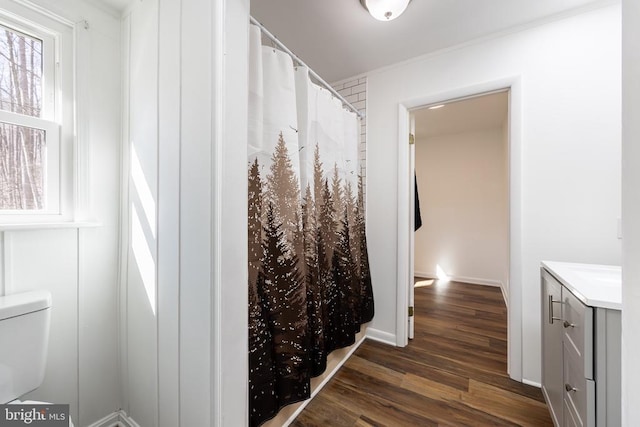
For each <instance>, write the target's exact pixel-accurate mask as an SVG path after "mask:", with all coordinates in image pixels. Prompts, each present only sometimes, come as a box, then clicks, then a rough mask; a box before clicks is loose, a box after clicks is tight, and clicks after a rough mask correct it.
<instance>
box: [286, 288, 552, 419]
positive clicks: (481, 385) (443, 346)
mask: <svg viewBox="0 0 640 427" xmlns="http://www.w3.org/2000/svg"><path fill="white" fill-rule="evenodd" d="M415 296H416V298H415V299H416V302H415V306H416V312H415V313H416V319H415V325H416V326H415V339H414V340H412V341H411V342H410V343H409V345H408V346H407V347H405V348H396V347H391V346H388V345H385V344H380V343H378V342H375V341H372V340H367V341H365V342H364V343H363V344H362V345H361V346H360V348H358V350H356V352H355V353H354V355H353V356H352V357H351V358H350V359H349V360H348V361H347V362H346V363H345V364H344V366H343V367H342V369H341V370H340V371H339V372H338V373H337V374H336V375H335V376H334V377H333V378H332V379H331V381H330V382H329V383H328V384H327V385H326V386H325V387H324V389H323V390H321V391H320V393H318V395H317V396H316V397H315V398H314V399H313V400H312V401H311V403H309V405H308V406H307V407H306V408H305V410H304V411H303V412H302V413H301V414H300V415H299V416H298V417H297V418H296V420H295V421H294V423H293V424H292V425H294V426H299V427H302V426H305V427H308V426H322V427H327V426H331V427H334V426H335V427H340V426H345V427H346V426H362V427H364V426H394V427H395V426H416V427H417V426H553V423H552V421H551V418H550V417H549V412H548V409H547V406H546V404H545V403H544V400H543V398H542V394H541V392H540V390H539V389H538V388H535V387H531V386H527V385H524V384H521V383H519V382H516V381H513V380H511V379H509V376H508V375H507V318H506V313H507V310H506V308H505V305H504V301H503V299H502V294H501V292H500V289H499V288H493V287H488V286H479V285H470V284H465V283H458V282H449V283H438V282H437V281H436V283H434V284H433V285H432V286H428V287H420V288H416V289H415Z"/></svg>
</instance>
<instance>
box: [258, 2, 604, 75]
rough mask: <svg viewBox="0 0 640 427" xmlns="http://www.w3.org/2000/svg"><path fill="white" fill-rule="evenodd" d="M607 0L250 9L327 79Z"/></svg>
mask: <svg viewBox="0 0 640 427" xmlns="http://www.w3.org/2000/svg"><path fill="white" fill-rule="evenodd" d="M611 2H612V1H604V0H413V1H412V2H411V3H409V6H408V7H407V10H406V12H405V13H404V14H403V15H401V16H400V17H399V18H397V19H395V20H393V21H389V22H381V21H376V20H375V19H373V18H372V17H371V16H370V15H369V14H368V13H367V12H366V10H365V9H364V8H363V7H362V6H361V5H360V1H359V0H252V1H251V15H252V16H253V17H254V18H256V19H257V20H258V21H259V22H261V23H262V24H263V25H264V26H265V27H266V28H267V29H268V30H269V31H270V32H271V33H273V34H274V35H275V36H276V37H278V38H279V39H280V40H281V41H282V42H284V44H285V45H286V46H287V47H288V48H289V49H291V50H292V51H293V52H294V53H296V54H297V55H298V56H299V57H300V58H301V59H302V60H303V61H304V62H306V63H307V65H309V66H310V67H311V68H312V69H313V70H314V71H316V72H317V73H318V74H320V76H321V77H323V78H324V79H325V80H326V81H328V82H336V81H339V80H342V79H346V78H348V77H353V76H355V75H358V74H362V73H364V72H367V71H371V70H374V69H376V68H380V67H384V66H386V65H390V64H394V63H396V62H400V61H404V60H407V59H410V58H413V57H416V56H419V55H424V54H427V53H430V52H434V51H437V50H440V49H444V48H447V47H451V46H455V45H458V44H461V43H465V42H468V41H470V40H473V39H475V38H478V37H484V36H488V35H490V34H493V33H496V32H500V31H505V30H508V29H511V28H514V27H518V26H522V25H525V24H528V23H531V22H533V21H537V20H541V19H545V18H548V17H550V16H552V15H556V14H559V13H565V12H568V11H570V10H574V9H576V8H582V7H592V6H597V5H599V4H605V3H611Z"/></svg>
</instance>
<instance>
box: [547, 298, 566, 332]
mask: <svg viewBox="0 0 640 427" xmlns="http://www.w3.org/2000/svg"><path fill="white" fill-rule="evenodd" d="M553 304H563V302H562V301H554V300H553V295H549V323H550V324H551V325H553V321H554V320H562V319H561V318H560V317H554V315H553Z"/></svg>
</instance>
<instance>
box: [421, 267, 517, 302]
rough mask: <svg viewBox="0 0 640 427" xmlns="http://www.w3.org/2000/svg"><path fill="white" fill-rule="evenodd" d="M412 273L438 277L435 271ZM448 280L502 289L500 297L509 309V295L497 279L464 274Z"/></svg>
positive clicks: (426, 276) (425, 276)
mask: <svg viewBox="0 0 640 427" xmlns="http://www.w3.org/2000/svg"><path fill="white" fill-rule="evenodd" d="M413 275H414V276H416V277H424V278H428V279H432V278H436V277H438V276H437V274H436V273H429V272H425V271H414V272H413ZM449 280H451V281H454V282H464V283H471V284H472V285H483V286H494V287H496V288H500V290H501V291H502V299H503V300H504V304H505V305H506V306H507V309H509V295H507V291H506V290H505V287H504V284H503V283H502V282H501V281H499V280H493V279H481V278H478V277H466V276H449Z"/></svg>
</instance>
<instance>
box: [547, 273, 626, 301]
mask: <svg viewBox="0 0 640 427" xmlns="http://www.w3.org/2000/svg"><path fill="white" fill-rule="evenodd" d="M541 264H542V266H543V267H544V268H545V269H546V270H547V271H548V272H549V273H551V274H552V275H553V276H554V277H555V278H556V279H558V281H560V283H562V284H563V285H564V286H566V287H567V288H568V289H569V290H570V291H571V293H573V294H574V295H575V296H576V298H578V299H579V300H580V301H582V302H583V303H585V304H586V305H590V306H592V307H602V308H611V309H614V310H622V269H621V268H620V267H619V266H615V265H597V264H574V263H569V262H555V261H542V263H541Z"/></svg>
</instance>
